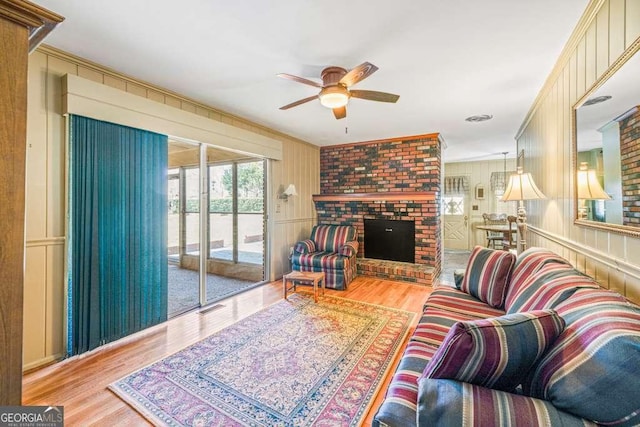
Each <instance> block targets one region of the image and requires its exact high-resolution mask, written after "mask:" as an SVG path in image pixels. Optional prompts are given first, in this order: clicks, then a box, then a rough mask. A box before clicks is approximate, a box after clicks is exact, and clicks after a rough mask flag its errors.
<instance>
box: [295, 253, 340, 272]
mask: <svg viewBox="0 0 640 427" xmlns="http://www.w3.org/2000/svg"><path fill="white" fill-rule="evenodd" d="M292 262H293V263H294V264H295V265H299V266H301V267H317V268H322V269H330V270H343V269H344V268H345V267H346V263H348V262H349V258H347V257H343V256H342V255H338V254H337V253H330V252H314V253H311V254H300V255H297V256H296V255H294V256H293V258H292ZM319 271H322V270H319Z"/></svg>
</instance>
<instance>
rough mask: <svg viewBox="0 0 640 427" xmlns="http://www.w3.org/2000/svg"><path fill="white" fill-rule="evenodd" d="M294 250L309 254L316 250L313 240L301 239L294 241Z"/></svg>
mask: <svg viewBox="0 0 640 427" xmlns="http://www.w3.org/2000/svg"><path fill="white" fill-rule="evenodd" d="M294 250H295V252H297V253H299V254H311V253H314V252H315V251H316V244H315V243H313V240H310V239H307V240H301V241H299V242H298V243H296V246H295V249H294Z"/></svg>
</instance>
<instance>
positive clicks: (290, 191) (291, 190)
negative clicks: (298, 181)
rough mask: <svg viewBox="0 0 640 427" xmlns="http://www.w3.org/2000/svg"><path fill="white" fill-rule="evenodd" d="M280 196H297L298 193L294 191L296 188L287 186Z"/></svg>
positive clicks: (290, 185)
mask: <svg viewBox="0 0 640 427" xmlns="http://www.w3.org/2000/svg"><path fill="white" fill-rule="evenodd" d="M282 194H286V195H287V196H289V197H290V196H297V195H298V192H297V191H296V186H295V185H293V184H289V186H288V187H287V189H286V190H284V192H283V193H282Z"/></svg>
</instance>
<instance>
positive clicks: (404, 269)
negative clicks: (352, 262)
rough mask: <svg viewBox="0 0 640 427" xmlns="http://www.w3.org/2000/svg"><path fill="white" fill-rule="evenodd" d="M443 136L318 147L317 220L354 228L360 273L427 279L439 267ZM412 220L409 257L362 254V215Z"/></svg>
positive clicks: (424, 281)
mask: <svg viewBox="0 0 640 427" xmlns="http://www.w3.org/2000/svg"><path fill="white" fill-rule="evenodd" d="M440 150H441V140H440V136H439V134H437V133H434V134H427V135H417V136H408V137H401V138H393V139H386V140H379V141H368V142H360V143H355V144H345V145H334V146H329V147H322V148H321V149H320V190H321V194H318V195H314V196H313V200H314V202H315V205H316V211H317V214H318V223H322V224H342V225H353V226H355V227H356V228H357V229H358V240H359V245H360V247H359V250H358V273H359V274H363V275H371V276H376V277H381V278H388V279H394V280H402V281H408V282H413V283H419V284H424V285H431V284H432V283H433V280H434V279H435V278H436V277H437V276H438V275H439V273H440V266H441V265H440V260H441V239H440V200H439V194H440V193H439V191H440V179H441V173H440V169H441V164H440V161H441V157H440ZM365 219H385V220H402V221H413V222H414V223H415V261H414V262H413V263H406V262H396V261H382V260H379V259H369V258H366V247H365V245H364V220H365Z"/></svg>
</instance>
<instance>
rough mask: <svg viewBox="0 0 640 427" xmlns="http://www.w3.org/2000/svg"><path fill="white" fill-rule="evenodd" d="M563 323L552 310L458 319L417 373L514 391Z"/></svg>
mask: <svg viewBox="0 0 640 427" xmlns="http://www.w3.org/2000/svg"><path fill="white" fill-rule="evenodd" d="M563 328H564V320H562V318H561V317H560V316H558V315H557V314H556V312H555V311H553V310H540V311H531V312H526V313H515V314H508V315H504V316H502V317H492V318H489V319H480V320H474V321H466V322H458V323H456V324H455V325H453V327H452V328H451V330H450V331H449V333H448V334H447V336H446V337H445V339H444V341H443V343H442V345H441V346H440V347H439V348H438V351H437V352H436V354H435V355H434V356H433V358H432V359H431V361H430V362H429V364H428V365H427V366H426V367H425V370H424V373H423V374H422V377H425V378H445V379H454V380H458V381H464V382H468V383H471V384H477V385H481V386H485V387H490V388H494V389H498V390H504V391H514V390H515V388H516V387H517V386H518V385H519V384H520V383H521V382H522V380H523V379H524V378H525V376H526V374H527V372H528V371H529V369H530V368H531V367H532V366H533V365H534V363H535V362H536V361H537V360H538V359H539V358H540V357H541V356H542V354H543V353H544V352H545V350H546V349H547V347H549V345H550V344H551V343H552V342H553V341H554V340H555V339H556V337H557V336H558V335H559V334H560V332H562V329H563Z"/></svg>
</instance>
